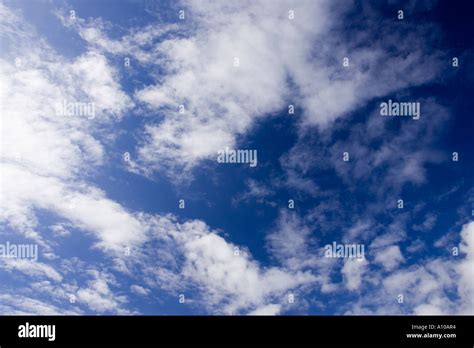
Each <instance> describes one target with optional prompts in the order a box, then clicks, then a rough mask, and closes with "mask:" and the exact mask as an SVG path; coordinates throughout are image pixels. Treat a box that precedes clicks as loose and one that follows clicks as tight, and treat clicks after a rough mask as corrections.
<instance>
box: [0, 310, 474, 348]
mask: <svg viewBox="0 0 474 348" xmlns="http://www.w3.org/2000/svg"><path fill="white" fill-rule="evenodd" d="M45 325H54V340H53V335H52V333H53V329H52V328H53V327H52V326H45ZM19 336H29V337H19ZM31 336H43V337H31ZM277 343H278V344H285V345H289V346H296V345H304V344H311V345H313V346H314V345H315V344H316V345H347V346H349V345H360V344H377V345H401V344H403V345H414V346H420V345H425V346H433V345H439V344H442V345H447V346H449V347H457V346H459V347H473V346H474V316H362V317H359V316H304V317H299V316H298V317H295V316H285V317H230V316H229V317H226V316H208V317H198V316H192V317H183V316H180V317H176V316H0V347H1V348H10V347H16V346H18V347H25V346H34V347H38V346H58V345H61V346H67V345H87V346H88V347H90V346H93V345H98V346H103V345H109V344H110V345H114V346H117V345H131V346H133V347H137V346H144V345H147V344H153V345H160V344H168V345H169V344H186V345H199V344H205V345H209V344H219V345H227V344H258V345H263V344H272V345H274V344H277Z"/></svg>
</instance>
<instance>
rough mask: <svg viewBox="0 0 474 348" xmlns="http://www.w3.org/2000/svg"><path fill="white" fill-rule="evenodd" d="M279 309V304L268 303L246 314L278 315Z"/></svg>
mask: <svg viewBox="0 0 474 348" xmlns="http://www.w3.org/2000/svg"><path fill="white" fill-rule="evenodd" d="M280 311H281V305H278V304H269V305H266V306H262V307H259V308H257V309H255V310H253V311H252V312H250V313H249V314H248V315H278V314H279V313H280Z"/></svg>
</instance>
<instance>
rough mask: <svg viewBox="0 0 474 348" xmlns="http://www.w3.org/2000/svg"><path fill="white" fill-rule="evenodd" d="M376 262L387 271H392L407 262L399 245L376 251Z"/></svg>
mask: <svg viewBox="0 0 474 348" xmlns="http://www.w3.org/2000/svg"><path fill="white" fill-rule="evenodd" d="M374 261H375V262H376V263H379V264H381V265H382V266H383V267H384V268H385V270H387V271H392V270H394V269H395V268H397V267H398V266H399V264H400V263H402V262H404V261H405V258H404V257H403V255H402V252H401V251H400V247H399V246H398V245H391V246H389V247H386V248H381V249H377V250H376V251H375V258H374Z"/></svg>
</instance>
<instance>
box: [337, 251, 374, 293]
mask: <svg viewBox="0 0 474 348" xmlns="http://www.w3.org/2000/svg"><path fill="white" fill-rule="evenodd" d="M367 266H368V262H367V260H366V259H365V258H364V259H360V260H357V259H351V258H349V259H346V260H345V262H344V266H343V267H342V270H341V273H342V274H343V275H344V280H345V285H346V287H347V288H348V289H349V290H351V291H354V290H358V289H359V288H360V286H361V284H362V278H363V276H364V273H365V272H366V271H367Z"/></svg>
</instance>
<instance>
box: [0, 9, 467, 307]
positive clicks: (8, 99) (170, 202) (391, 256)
mask: <svg viewBox="0 0 474 348" xmlns="http://www.w3.org/2000/svg"><path fill="white" fill-rule="evenodd" d="M470 6H471V5H469V4H468V3H461V2H460V3H459V4H456V5H455V6H453V5H452V4H448V2H447V1H440V2H436V1H416V2H415V1H387V2H378V1H373V2H371V1H364V2H359V1H272V2H270V1H263V0H262V1H248V2H247V1H242V2H224V1H218V2H205V1H181V2H167V1H140V0H136V1H131V0H130V1H125V0H120V1H105V0H100V1H86V0H82V1H3V2H2V3H1V4H0V12H1V16H2V23H1V24H0V37H1V41H0V44H1V51H0V53H1V67H0V69H1V70H2V71H1V76H2V79H1V84H2V86H1V87H2V88H1V89H0V91H1V94H2V95H1V100H2V115H1V117H2V123H1V135H2V136H1V144H2V147H1V170H0V174H1V186H0V187H1V191H0V192H1V201H0V204H1V207H0V208H1V210H0V226H1V229H0V245H1V244H6V243H7V242H9V243H12V244H16V245H18V244H27V245H36V246H37V247H38V250H39V253H38V260H30V259H27V258H26V259H25V258H20V257H17V258H11V257H10V258H6V257H1V256H2V255H1V254H0V313H2V314H99V315H100V314H147V315H168V314H178V315H188V314H190V315H194V314H206V315H207V314H209V315H212V314H237V315H246V314H276V315H278V314H280V315H294V314H302V315H306V314H311V315H321V314H322V315H351V314H382V315H384V314H473V313H474V274H473V269H474V267H473V262H474V222H472V216H473V212H474V189H473V187H472V184H473V175H472V173H473V172H474V168H473V166H474V161H473V156H472V147H473V146H472V145H473V140H472V139H473V137H472V135H473V131H474V122H473V121H472V117H471V115H470V113H471V110H472V109H473V108H474V102H473V100H472V85H473V83H474V75H473V71H474V70H473V65H472V64H473V63H472V61H473V60H472V58H473V51H472V48H473V40H474V39H473V38H474V27H473V25H472V23H470V21H469V20H470V18H469V13H470V11H471V10H472V8H470ZM180 11H183V12H180ZM399 11H403V13H402V14H401V13H400V12H399ZM183 14H184V18H183ZM180 15H181V18H180ZM471 22H472V21H471ZM454 58H456V59H457V61H456V64H454V63H453V62H454V61H453V59H454ZM126 62H127V63H128V62H129V63H130V64H126ZM389 100H391V101H393V102H395V103H410V105H418V106H419V107H420V115H419V119H416V117H414V115H413V114H408V115H406V116H393V117H391V116H382V115H381V112H380V110H381V108H380V105H381V103H384V102H388V101H389ZM58 103H59V104H61V105H62V103H66V104H68V103H69V104H81V103H82V105H86V104H87V105H93V107H94V109H93V110H94V111H93V114H87V113H86V114H84V113H82V112H81V111H78V110H79V109H75V111H74V112H72V113H70V114H67V113H64V112H63V113H61V112H58V108H57V105H58ZM290 105H291V106H292V107H294V113H289V107H290ZM406 105H408V104H406ZM180 109H181V110H184V112H180ZM410 110H411V109H410ZM412 111H413V110H412ZM412 111H410V112H412ZM226 147H227V148H229V149H235V150H249V151H254V150H255V151H256V153H257V154H258V156H257V158H258V164H257V166H255V167H251V166H250V165H249V163H219V161H218V160H217V158H218V157H217V154H218V152H219V151H221V150H224V149H225V148H226ZM454 153H456V155H454ZM345 154H346V155H347V156H348V158H346V159H347V160H345V157H344V156H345ZM456 156H457V157H456ZM455 157H456V160H454V158H455ZM180 200H184V208H181V207H180V206H179V203H180ZM290 200H291V202H292V203H291V204H290ZM400 200H402V201H403V207H401V206H400ZM333 243H336V244H337V245H341V246H351V245H359V246H363V247H364V249H363V250H364V255H363V257H362V258H354V257H351V256H350V255H346V254H344V255H342V257H337V258H330V257H326V256H325V246H326V245H332V244H333Z"/></svg>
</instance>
